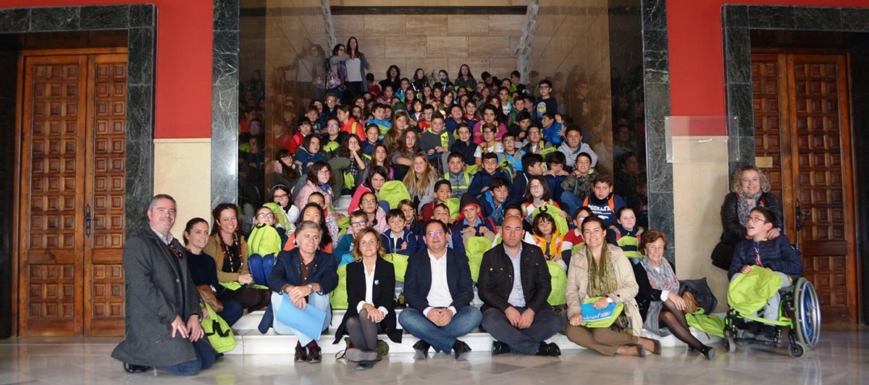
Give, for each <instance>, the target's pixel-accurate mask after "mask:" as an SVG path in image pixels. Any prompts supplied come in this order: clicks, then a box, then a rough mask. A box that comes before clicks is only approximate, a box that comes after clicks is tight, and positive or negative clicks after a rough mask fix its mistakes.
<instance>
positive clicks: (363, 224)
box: [350, 221, 368, 227]
mask: <svg viewBox="0 0 869 385" xmlns="http://www.w3.org/2000/svg"><path fill="white" fill-rule="evenodd" d="M367 224H368V222H367V221H356V222H350V226H353V227H360V226H365V225H367Z"/></svg>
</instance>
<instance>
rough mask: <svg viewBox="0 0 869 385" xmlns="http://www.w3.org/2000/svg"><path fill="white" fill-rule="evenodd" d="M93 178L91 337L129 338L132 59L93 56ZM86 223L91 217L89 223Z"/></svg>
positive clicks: (88, 277)
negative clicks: (127, 198) (127, 224)
mask: <svg viewBox="0 0 869 385" xmlns="http://www.w3.org/2000/svg"><path fill="white" fill-rule="evenodd" d="M88 73H89V74H90V80H89V83H88V84H89V87H90V88H89V89H88V94H89V98H88V111H89V112H90V113H89V119H88V137H89V138H93V139H92V140H89V141H88V146H89V147H88V151H87V156H88V162H87V163H88V166H89V167H88V178H87V181H88V183H87V194H88V199H87V200H86V202H87V203H86V205H87V204H90V205H91V216H92V217H91V218H92V219H91V221H92V226H91V234H89V235H88V234H86V235H88V236H86V237H85V265H84V277H85V280H84V282H85V287H84V298H85V305H84V314H85V325H84V326H85V334H86V335H114V336H121V335H124V268H123V265H122V264H121V260H122V256H123V251H124V228H125V226H124V202H125V197H124V193H125V190H126V174H125V170H126V137H127V125H126V118H127V55H125V54H123V55H121V54H116V55H91V56H90V57H89V58H88ZM86 219H87V218H86Z"/></svg>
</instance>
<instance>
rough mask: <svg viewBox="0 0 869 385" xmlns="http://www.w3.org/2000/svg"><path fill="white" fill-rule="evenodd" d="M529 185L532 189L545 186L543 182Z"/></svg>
mask: <svg viewBox="0 0 869 385" xmlns="http://www.w3.org/2000/svg"><path fill="white" fill-rule="evenodd" d="M528 187H529V188H532V189H538V188H543V185H542V184H532V185H528Z"/></svg>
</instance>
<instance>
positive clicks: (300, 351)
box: [295, 342, 308, 362]
mask: <svg viewBox="0 0 869 385" xmlns="http://www.w3.org/2000/svg"><path fill="white" fill-rule="evenodd" d="M307 360H308V352H307V351H306V350H305V347H303V346H302V345H301V344H299V343H298V342H296V357H295V361H296V362H305V361H307Z"/></svg>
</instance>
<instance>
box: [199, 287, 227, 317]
mask: <svg viewBox="0 0 869 385" xmlns="http://www.w3.org/2000/svg"><path fill="white" fill-rule="evenodd" d="M196 292H197V293H199V298H200V299H202V302H205V303H207V304H208V306H211V308H212V309H214V311H216V312H222V311H223V303H222V302H220V300H219V299H217V295H215V294H214V290H212V289H211V285H196Z"/></svg>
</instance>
